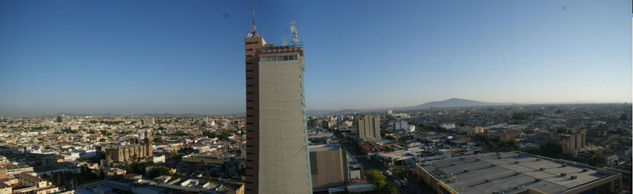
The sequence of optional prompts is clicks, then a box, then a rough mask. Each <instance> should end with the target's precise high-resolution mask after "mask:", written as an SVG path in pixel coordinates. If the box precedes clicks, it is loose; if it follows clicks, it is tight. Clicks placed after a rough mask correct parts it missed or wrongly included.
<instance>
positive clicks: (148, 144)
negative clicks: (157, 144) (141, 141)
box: [144, 129, 154, 157]
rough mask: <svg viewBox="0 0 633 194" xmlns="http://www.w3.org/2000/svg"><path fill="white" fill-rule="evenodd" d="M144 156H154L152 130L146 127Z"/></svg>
mask: <svg viewBox="0 0 633 194" xmlns="http://www.w3.org/2000/svg"><path fill="white" fill-rule="evenodd" d="M144 146H145V156H147V157H152V156H154V152H153V149H152V130H151V129H147V130H146V131H145V145H144Z"/></svg>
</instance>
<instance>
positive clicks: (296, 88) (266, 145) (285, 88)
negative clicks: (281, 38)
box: [245, 10, 312, 193]
mask: <svg viewBox="0 0 633 194" xmlns="http://www.w3.org/2000/svg"><path fill="white" fill-rule="evenodd" d="M245 49H246V52H245V54H246V61H245V62H246V193H312V186H311V184H312V183H311V180H310V171H309V170H310V168H309V167H310V165H309V163H308V161H309V160H308V155H307V149H308V147H307V130H306V122H305V114H304V109H305V102H304V90H303V72H304V70H305V64H304V60H303V47H302V46H301V45H300V43H298V42H293V44H292V45H282V46H275V45H272V44H266V41H265V40H264V38H263V37H261V36H260V35H259V33H258V32H257V28H256V27H255V11H254V10H253V26H252V28H251V31H250V32H249V33H248V35H247V36H246V38H245Z"/></svg>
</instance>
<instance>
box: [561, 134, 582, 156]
mask: <svg viewBox="0 0 633 194" xmlns="http://www.w3.org/2000/svg"><path fill="white" fill-rule="evenodd" d="M586 134H587V130H586V129H574V130H570V133H569V134H561V135H560V144H561V146H562V147H563V152H564V153H566V154H573V155H577V154H578V151H579V150H581V149H582V148H584V147H585V145H586V142H585V135H586Z"/></svg>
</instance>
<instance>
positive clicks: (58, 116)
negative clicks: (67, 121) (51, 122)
mask: <svg viewBox="0 0 633 194" xmlns="http://www.w3.org/2000/svg"><path fill="white" fill-rule="evenodd" d="M64 117H66V116H65V115H57V117H56V118H55V120H56V121H57V122H58V123H63V122H64Z"/></svg>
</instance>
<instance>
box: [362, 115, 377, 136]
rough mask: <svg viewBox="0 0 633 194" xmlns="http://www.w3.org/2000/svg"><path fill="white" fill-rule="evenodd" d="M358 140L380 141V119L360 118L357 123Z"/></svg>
mask: <svg viewBox="0 0 633 194" xmlns="http://www.w3.org/2000/svg"><path fill="white" fill-rule="evenodd" d="M356 127H357V128H358V138H360V139H380V117H379V116H373V115H364V116H360V117H359V118H358V120H357V121H356Z"/></svg>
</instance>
